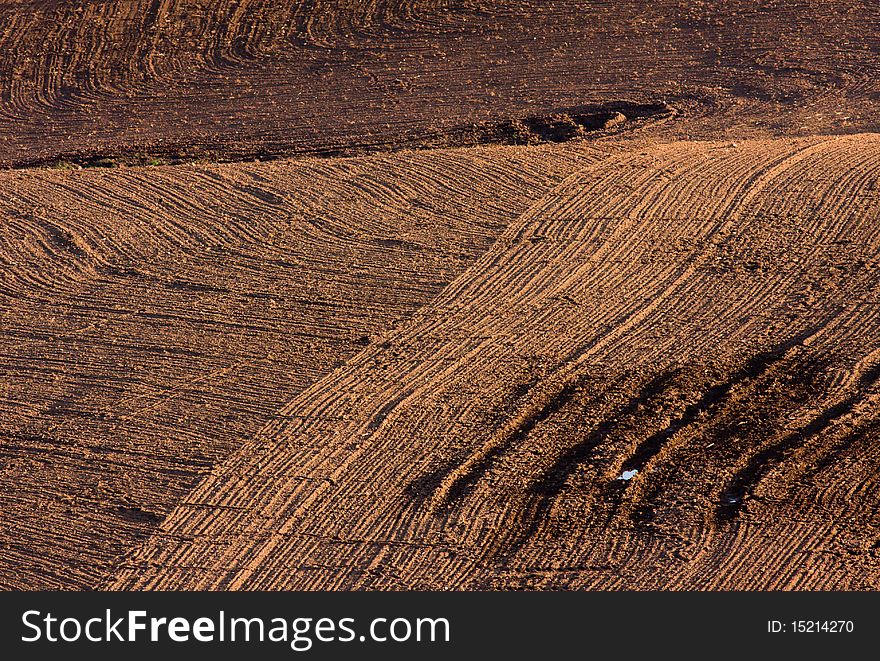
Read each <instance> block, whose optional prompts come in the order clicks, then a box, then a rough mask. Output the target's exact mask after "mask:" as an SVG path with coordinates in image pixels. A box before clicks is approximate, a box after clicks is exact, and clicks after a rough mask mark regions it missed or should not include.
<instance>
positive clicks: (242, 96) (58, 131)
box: [0, 0, 880, 165]
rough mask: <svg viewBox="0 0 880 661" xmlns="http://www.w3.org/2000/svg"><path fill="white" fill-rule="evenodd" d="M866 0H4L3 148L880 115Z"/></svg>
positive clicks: (249, 150)
mask: <svg viewBox="0 0 880 661" xmlns="http://www.w3.org/2000/svg"><path fill="white" fill-rule="evenodd" d="M878 51H880V5H878V4H877V3H876V2H864V1H862V2H859V1H853V0H830V1H818V0H808V1H803V0H764V1H762V0H714V1H712V2H705V1H704V2H700V1H694V0H660V1H658V2H644V1H643V0H610V1H609V0H549V1H545V0H541V1H527V0H491V1H488V0H297V1H295V2H281V1H280V0H96V1H92V2H87V3H84V2H78V1H76V0H0V164H16V165H24V164H30V163H40V162H51V161H53V160H57V159H62V160H63V159H66V158H69V159H74V160H77V159H80V160H83V159H84V160H89V159H94V158H100V157H107V156H113V157H122V158H133V159H136V160H138V159H139V160H144V161H147V162H149V161H152V160H155V159H159V160H163V159H179V158H184V159H186V158H197V157H210V158H226V159H234V158H244V157H254V156H262V157H265V156H269V155H273V154H284V153H292V152H329V153H335V152H351V151H358V150H363V149H384V148H388V147H393V146H395V145H409V144H418V143H419V142H421V141H424V140H428V141H429V142H436V141H437V140H438V135H439V136H441V137H442V135H443V134H444V133H445V132H447V131H453V132H455V131H456V130H458V129H461V128H462V127H465V126H468V125H471V124H475V123H476V124H480V123H483V122H490V123H491V122H497V121H505V120H510V119H513V118H520V117H531V116H542V115H546V114H548V113H553V112H557V111H559V110H560V109H566V108H579V107H582V106H584V105H590V104H600V105H601V104H608V103H614V102H617V101H628V102H642V103H658V102H662V101H668V102H669V103H671V104H672V105H674V106H675V107H677V108H679V109H680V110H681V111H682V112H686V113H687V114H688V116H689V118H690V121H689V122H688V123H687V124H679V123H673V124H672V125H670V126H669V127H668V128H667V129H665V132H666V133H667V134H670V135H677V136H678V137H686V136H699V137H724V136H725V135H726V134H728V133H736V134H737V135H739V136H740V137H741V136H743V135H769V134H777V135H778V134H792V133H797V134H800V135H806V134H810V133H816V132H841V131H844V132H854V131H856V130H873V129H875V128H877V126H878V120H877V117H878V113H877V107H878V101H880V82H878V81H880V77H878V76H877V75H876V73H877V66H878Z"/></svg>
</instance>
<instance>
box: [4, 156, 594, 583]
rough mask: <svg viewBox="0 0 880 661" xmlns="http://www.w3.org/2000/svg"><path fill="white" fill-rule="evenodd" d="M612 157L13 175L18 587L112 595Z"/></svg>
mask: <svg viewBox="0 0 880 661" xmlns="http://www.w3.org/2000/svg"><path fill="white" fill-rule="evenodd" d="M602 155H603V153H602V152H599V151H597V150H594V149H591V148H587V147H580V148H571V147H569V148H567V149H565V150H562V149H560V148H559V147H556V146H546V147H528V148H519V147H508V148H474V149H460V150H437V151H433V152H430V153H429V152H420V153H400V154H396V155H393V156H391V155H389V156H382V157H365V158H355V159H336V160H314V159H312V160H308V159H306V160H300V161H296V162H284V161H277V162H273V163H262V164H261V163H253V164H235V165H203V166H189V165H182V166H179V167H174V168H163V167H157V168H147V169H142V168H134V169H120V170H111V171H105V170H83V171H43V170H40V171H36V170H31V171H8V172H3V173H0V187H2V188H3V190H4V191H5V192H6V195H5V196H4V198H3V200H2V201H0V214H2V216H3V225H2V228H0V272H2V273H3V277H2V278H0V320H2V324H3V334H2V337H0V461H2V468H3V470H2V471H0V512H2V514H0V586H2V587H4V588H7V589H9V588H17V589H58V588H67V589H70V588H87V587H91V586H93V585H94V584H95V583H96V582H97V581H98V579H99V577H101V576H103V575H105V574H106V572H107V571H108V567H109V566H111V564H112V562H113V560H114V558H116V557H117V556H119V555H120V554H122V553H125V552H126V551H127V550H128V549H129V548H131V547H132V546H133V545H135V544H136V543H138V542H139V541H140V540H142V539H144V537H145V536H147V535H148V534H149V533H150V531H151V530H153V529H154V528H155V526H156V525H158V523H159V522H160V521H161V520H162V518H163V517H164V515H165V514H166V513H167V511H169V509H170V508H171V507H172V506H173V505H174V504H175V502H176V500H177V499H178V498H180V497H181V496H182V495H183V494H184V493H185V492H186V491H187V490H188V489H190V488H191V486H192V485H193V484H194V483H195V482H197V481H198V480H199V479H200V478H201V477H202V476H203V475H204V474H205V473H206V472H207V471H209V470H210V468H211V467H212V465H213V464H214V463H215V462H217V461H219V460H222V459H223V458H224V457H225V456H227V455H228V454H229V452H231V451H233V450H235V449H236V448H237V447H238V445H239V444H240V443H241V442H242V441H243V440H244V439H247V438H250V437H252V436H253V434H254V433H256V432H257V431H258V430H259V429H260V428H261V427H263V426H265V425H266V424H267V423H268V422H269V421H271V420H272V419H274V417H275V415H276V412H277V409H278V408H279V407H280V406H282V405H283V404H284V403H285V402H288V401H289V400H290V399H291V398H293V397H294V396H295V395H296V394H297V393H298V392H300V391H302V390H303V389H304V388H306V387H307V386H308V385H309V384H310V383H312V382H313V381H315V380H317V379H319V378H320V377H322V376H323V375H325V374H327V373H328V372H330V371H332V370H333V369H334V368H335V367H336V366H338V365H340V364H342V363H343V362H344V361H345V360H346V359H347V358H349V357H350V356H352V355H355V354H356V353H357V352H359V351H361V350H362V349H363V348H364V347H365V346H368V345H369V344H371V343H375V342H380V341H382V336H383V334H384V333H385V332H387V331H388V330H389V329H390V328H392V327H393V326H395V325H397V324H399V323H401V322H402V320H404V319H406V317H407V316H409V315H411V314H412V313H413V312H414V311H415V310H416V309H418V307H420V306H421V305H423V304H425V303H426V302H428V301H429V300H431V298H433V297H434V296H435V295H436V294H437V293H438V292H439V291H441V290H442V288H443V287H444V286H445V285H446V284H447V283H448V282H449V281H451V280H452V279H453V278H454V277H455V276H456V275H457V274H459V273H460V272H461V271H462V270H463V269H464V268H466V266H467V265H468V264H470V263H472V262H473V260H474V259H476V258H477V257H478V256H479V255H480V254H481V253H482V252H484V251H485V250H486V249H487V248H488V247H489V246H491V244H492V242H493V241H494V239H495V237H496V236H497V235H498V234H499V233H500V232H501V231H503V229H504V228H505V227H506V225H507V224H508V223H509V222H510V221H511V220H512V219H513V218H515V217H516V216H517V215H519V213H521V212H522V211H523V210H524V209H525V208H527V207H528V206H529V205H530V204H532V203H533V201H534V199H536V198H540V197H541V195H542V194H543V193H544V192H546V191H547V190H549V189H551V188H552V187H553V186H554V185H555V184H556V183H558V182H559V181H560V180H561V179H563V178H564V177H565V176H566V175H567V174H569V173H570V172H571V171H572V169H573V168H578V167H580V165H582V164H584V163H589V162H593V161H595V160H597V159H599V158H601V157H602ZM478 202H479V203H478Z"/></svg>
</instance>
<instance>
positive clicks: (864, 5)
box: [0, 0, 880, 589]
mask: <svg viewBox="0 0 880 661" xmlns="http://www.w3.org/2000/svg"><path fill="white" fill-rule="evenodd" d="M878 35H880V6H878V5H877V3H868V2H845V1H842V0H834V1H830V2H795V1H792V0H785V1H778V2H756V1H754V0H748V1H747V0H733V1H730V2H720V1H718V2H692V1H688V2H684V1H683V0H682V1H677V0H662V1H659V2H653V3H644V2H641V1H636V0H621V1H619V2H602V1H595V0H593V1H587V0H580V1H572V2H562V1H556V0H553V1H550V2H525V1H524V0H499V1H496V2H483V1H481V0H407V1H403V0H388V1H376V0H333V1H330V0H309V1H297V2H289V3H283V2H279V1H278V0H238V1H235V2H231V1H223V0H221V1H214V0H211V1H210V2H209V1H208V0H149V1H147V0H100V1H97V2H89V3H82V2H75V1H73V0H64V1H62V0H0V167H2V168H4V169H3V170H2V171H0V219H2V223H0V330H2V333H0V588H5V589H41V588H42V589H45V588H64V589H86V588H94V587H107V588H114V589H154V588H162V589H202V588H214V589H290V588H304V589H339V588H355V589H402V588H439V589H448V588H468V589H474V588H479V589H486V588H489V589H496V588H525V589H548V588H612V589H619V588H627V589H650V588H699V589H726V588H737V589H778V588H784V589H817V588H826V589H830V588H849V589H876V588H880V515H878V512H877V508H876V503H877V500H878V497H880V466H878V463H880V454H878V452H877V449H876V447H877V446H876V438H877V432H878V430H880V294H878V293H877V292H878V291H880V254H878V251H880V137H878V136H876V135H875V134H873V133H871V131H873V130H876V129H877V128H878V121H877V117H878V116H880V115H878V110H880V83H878V81H880V76H878V75H877V72H878V70H880V37H878ZM555 143H559V144H555ZM510 145H513V146H510ZM374 152H382V153H381V154H376V153H374ZM367 153H370V154H372V155H365V154H367ZM351 155H356V157H355V158H348V157H346V158H342V156H351ZM319 157H320V158H319ZM328 157H333V158H328ZM270 159H271V162H262V161H267V160H270ZM221 161H230V162H226V163H223V162H221ZM157 164H158V165H159V166H158V167H156V165H157ZM114 165H117V166H118V165H122V166H125V167H119V168H116V169H104V167H95V166H105V167H106V166H114Z"/></svg>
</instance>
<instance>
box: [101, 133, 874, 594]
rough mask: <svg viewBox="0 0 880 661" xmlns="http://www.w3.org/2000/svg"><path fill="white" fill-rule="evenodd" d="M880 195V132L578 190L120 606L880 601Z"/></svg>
mask: <svg viewBox="0 0 880 661" xmlns="http://www.w3.org/2000/svg"><path fill="white" fill-rule="evenodd" d="M878 190H880V137H878V136H876V135H858V136H852V137H846V138H824V139H819V138H811V139H802V140H775V141H744V142H738V143H730V142H727V143H698V142H688V143H674V144H667V145H659V146H645V147H643V148H641V149H635V150H633V151H630V152H626V153H620V154H617V155H615V156H612V157H609V158H608V159H606V160H604V161H601V162H599V163H597V164H595V165H591V166H589V167H586V168H584V169H581V170H580V171H577V172H575V173H573V174H572V175H571V176H570V177H568V178H567V179H566V180H565V181H564V182H563V183H562V184H560V185H559V186H557V187H556V188H555V189H554V190H553V191H551V192H549V193H548V194H546V195H545V196H544V197H543V198H542V199H541V200H539V201H538V202H536V204H535V205H533V206H532V207H531V208H530V209H529V210H528V211H527V212H525V213H524V215H523V216H522V217H520V218H519V219H518V220H517V221H516V222H515V223H513V224H512V225H511V226H510V227H509V228H508V229H507V230H506V231H505V232H504V234H503V235H502V236H501V237H500V238H499V239H498V240H497V241H496V242H495V244H494V245H493V247H492V249H490V250H489V251H488V252H487V253H486V254H484V255H483V256H482V257H481V258H480V259H479V260H478V261H477V262H476V263H475V264H474V265H472V266H471V267H470V268H469V269H468V270H467V271H465V272H464V273H463V274H462V275H461V276H459V277H458V278H457V279H456V280H455V281H453V282H452V283H450V284H449V285H448V286H447V287H446V289H445V290H444V291H443V293H442V294H441V295H440V296H439V297H438V298H436V299H435V300H434V301H433V302H432V303H430V304H429V305H426V306H424V307H422V308H421V309H420V310H419V311H418V312H417V313H415V314H414V315H413V316H412V317H411V318H410V319H409V321H408V322H407V324H406V325H405V326H402V327H399V328H398V329H396V330H395V331H393V332H391V333H389V334H388V335H386V337H385V338H384V341H383V342H382V343H378V344H375V345H371V346H370V347H368V348H366V349H365V350H364V351H363V352H361V353H360V354H358V355H357V356H354V357H353V358H351V359H350V360H349V361H348V362H347V363H346V364H345V365H344V366H342V367H340V369H338V370H336V371H335V372H333V373H332V374H330V375H328V376H327V377H325V378H324V379H322V380H320V381H316V382H315V383H314V384H312V386H311V387H309V388H308V389H306V390H304V391H303V392H302V393H300V394H299V395H298V396H297V397H296V398H294V399H293V400H292V401H291V402H290V403H289V404H288V405H287V406H286V407H284V408H283V409H282V410H281V411H280V413H279V415H278V416H277V418H276V419H275V420H273V421H272V422H271V423H269V424H268V425H266V426H265V427H264V428H263V429H262V431H261V432H260V433H259V434H257V435H256V436H255V437H254V439H252V440H251V441H250V442H248V443H247V444H245V445H244V446H243V447H242V448H241V449H240V450H239V451H238V452H236V453H235V454H233V455H231V456H230V457H229V458H228V459H227V460H226V461H225V462H224V463H222V464H219V465H218V466H216V467H215V468H214V469H213V471H212V473H211V475H210V476H208V477H207V478H206V479H204V480H203V481H202V483H201V484H200V485H199V486H198V487H196V488H195V489H194V490H193V491H192V492H191V493H190V494H188V495H187V496H186V497H185V498H184V499H183V500H182V501H181V502H180V504H179V505H178V507H177V508H176V509H175V510H174V511H173V512H172V513H171V514H170V515H169V517H168V518H167V519H166V520H165V521H164V522H163V523H162V524H161V525H160V526H159V527H158V528H157V529H156V531H155V532H154V533H153V534H152V536H151V537H150V538H149V539H148V540H146V541H145V542H144V544H143V545H142V546H141V547H139V548H138V549H136V550H135V551H134V552H133V553H132V554H131V555H130V556H129V557H128V558H127V559H126V560H125V561H124V562H123V563H122V564H121V565H120V566H119V567H118V568H117V570H116V572H115V573H114V575H112V576H110V577H109V578H108V581H107V582H106V583H105V584H104V585H105V586H107V587H110V588H115V589H156V588H158V589H256V590H259V589H365V588H366V589H413V588H419V589H423V588H426V589H450V588H545V589H546V588H639V589H650V588H740V589H742V588H749V589H782V588H799V589H815V588H825V589H841V588H849V589H865V588H870V587H873V588H876V587H878V585H880V574H878V568H877V565H876V563H875V562H874V561H873V557H874V556H873V554H872V551H871V549H872V548H876V540H877V539H878V537H880V521H878V520H877V518H876V516H875V514H874V513H875V509H874V508H873V503H874V502H875V501H876V497H877V493H878V490H880V470H878V468H880V467H878V465H877V461H878V459H877V454H876V451H875V450H876V448H875V446H874V444H872V443H871V441H870V439H871V430H872V429H875V428H876V421H877V418H878V415H880V389H878V385H877V384H878V381H880V307H878V303H880V301H878V299H877V293H876V292H877V291H878V290H880V195H878ZM733 498H736V499H738V500H737V501H736V502H735V503H734V502H733V500H732V499H733ZM734 505H735V508H736V509H735V510H733V509H732V508H733V507H734Z"/></svg>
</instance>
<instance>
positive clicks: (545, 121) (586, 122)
mask: <svg viewBox="0 0 880 661" xmlns="http://www.w3.org/2000/svg"><path fill="white" fill-rule="evenodd" d="M676 114H677V111H676V110H675V108H673V107H672V106H670V105H669V104H667V103H665V102H657V103H630V102H627V101H616V102H609V103H600V104H592V105H588V106H579V107H575V108H565V109H561V110H557V111H556V112H553V113H550V114H547V115H540V116H532V117H522V118H516V119H505V120H502V121H494V122H482V123H479V124H471V125H468V126H458V127H453V128H448V129H444V128H440V129H433V130H422V131H408V132H406V133H403V134H401V135H399V136H397V137H396V138H395V139H394V140H392V141H385V142H382V141H373V142H369V141H367V142H358V141H356V140H352V141H351V142H348V143H345V144H339V145H332V146H326V145H325V146H312V147H303V148H301V149H298V150H294V151H293V152H289V151H282V152H272V151H269V150H267V148H265V147H263V148H260V149H259V151H256V152H247V151H241V150H237V151H236V152H233V153H230V154H224V153H222V152H220V151H216V150H207V151H203V150H202V149H201V148H200V147H199V146H198V145H195V146H184V147H181V148H173V147H170V146H160V147H157V148H150V147H149V146H148V145H143V146H141V147H139V148H138V149H137V150H136V151H135V152H119V153H109V154H62V155H57V156H53V157H50V158H39V159H35V160H30V161H28V160H19V161H16V163H15V164H14V166H13V169H32V168H50V169H56V170H70V169H74V170H76V169H83V168H112V167H118V166H126V167H143V166H156V165H180V164H184V163H205V162H214V163H238V162H249V161H272V160H278V159H289V158H294V157H300V158H303V157H322V158H340V157H344V156H345V157H351V156H361V155H365V154H373V153H381V152H398V151H404V150H421V149H451V148H461V147H478V146H486V145H508V146H513V145H520V146H525V145H541V144H548V143H562V142H572V141H579V140H585V139H587V138H591V139H596V138H603V137H608V136H611V135H615V134H618V133H622V132H625V131H633V130H635V129H640V128H645V127H646V126H648V125H650V124H654V123H657V122H661V121H666V120H669V119H672V118H674V117H675V116H676Z"/></svg>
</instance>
